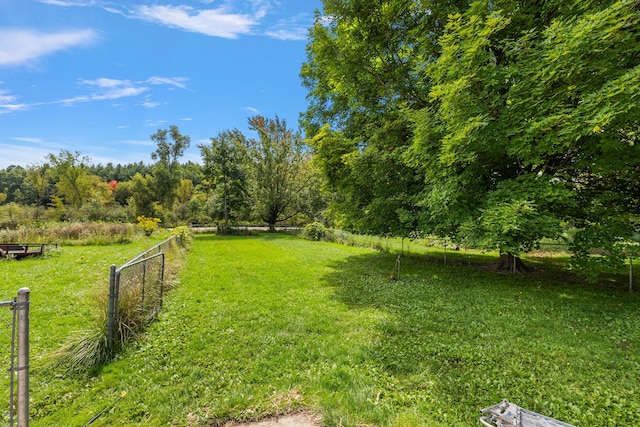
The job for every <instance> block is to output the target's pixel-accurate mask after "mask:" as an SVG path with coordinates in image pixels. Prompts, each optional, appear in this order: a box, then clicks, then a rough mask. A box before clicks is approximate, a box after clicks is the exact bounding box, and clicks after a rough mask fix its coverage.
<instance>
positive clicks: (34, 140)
mask: <svg viewBox="0 0 640 427" xmlns="http://www.w3.org/2000/svg"><path fill="white" fill-rule="evenodd" d="M11 139H13V140H14V141H21V142H30V143H33V144H42V143H43V142H44V141H42V139H41V138H27V137H22V136H13V137H11Z"/></svg>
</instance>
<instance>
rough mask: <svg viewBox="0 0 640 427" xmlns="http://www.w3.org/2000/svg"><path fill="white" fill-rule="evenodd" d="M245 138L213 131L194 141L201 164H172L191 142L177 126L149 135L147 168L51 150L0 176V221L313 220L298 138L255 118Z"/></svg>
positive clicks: (312, 187)
mask: <svg viewBox="0 0 640 427" xmlns="http://www.w3.org/2000/svg"><path fill="white" fill-rule="evenodd" d="M249 127H250V130H252V131H254V132H255V133H256V134H257V135H258V137H257V138H255V139H253V138H247V137H246V136H245V135H243V134H242V133H241V132H240V131H238V130H229V131H224V132H221V133H220V134H219V135H217V136H216V137H213V138H211V140H210V144H202V145H199V146H198V148H199V149H200V151H201V155H202V159H203V162H202V164H201V165H200V164H196V163H186V164H182V163H180V159H181V157H182V155H183V153H184V151H185V149H187V148H188V147H189V145H190V143H191V141H190V138H189V136H187V135H183V134H182V133H181V132H180V130H179V129H178V127H176V126H171V127H170V128H169V129H164V130H162V129H159V130H158V131H157V132H156V133H155V134H153V135H151V139H152V140H153V141H154V142H155V144H156V150H155V151H154V152H153V153H152V154H151V158H152V160H154V161H155V163H153V164H150V165H145V164H143V163H134V164H130V165H124V166H122V165H117V166H113V165H112V164H108V165H106V166H103V165H90V159H89V158H87V157H86V156H83V155H81V154H80V153H78V152H75V153H73V152H70V151H61V152H60V153H59V154H50V155H48V156H47V159H46V160H47V161H46V162H44V163H42V164H38V165H31V166H28V167H26V168H23V167H19V166H10V167H8V168H6V169H5V170H0V189H2V192H0V205H1V206H0V221H1V222H2V224H0V225H2V226H5V227H12V226H16V225H18V224H20V223H23V222H25V220H26V219H27V218H28V219H29V220H31V221H42V220H47V219H55V220H91V221H95V220H105V221H135V219H136V218H137V217H140V216H144V217H147V218H160V219H161V220H162V221H163V223H164V224H165V225H176V224H184V223H210V222H212V221H221V228H222V229H223V230H224V229H226V227H227V226H228V224H229V222H230V221H234V222H237V221H254V222H260V223H266V224H269V226H270V227H271V228H272V229H273V228H274V227H275V225H276V223H278V222H281V221H288V220H289V221H291V220H294V221H295V220H298V221H303V220H312V219H313V218H314V215H316V214H317V213H318V212H319V211H320V210H321V209H322V206H323V201H322V197H321V195H320V190H319V189H320V187H321V186H320V185H319V184H318V179H319V178H318V174H317V173H316V172H315V169H314V168H313V167H312V165H311V161H310V160H311V159H310V154H309V151H308V149H307V148H306V146H305V145H304V144H303V142H302V138H301V136H300V134H299V133H296V132H293V131H292V130H290V129H289V128H288V127H287V124H286V122H285V121H284V120H280V119H279V118H277V117H276V118H275V119H267V118H264V117H262V116H255V117H251V118H250V119H249Z"/></svg>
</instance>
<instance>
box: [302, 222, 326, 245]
mask: <svg viewBox="0 0 640 427" xmlns="http://www.w3.org/2000/svg"><path fill="white" fill-rule="evenodd" d="M329 235H330V230H329V229H327V227H325V226H324V225H322V224H320V223H319V222H312V223H311V224H307V225H305V226H304V228H303V229H302V237H303V238H305V239H307V240H316V241H318V240H328V239H327V238H328V237H329Z"/></svg>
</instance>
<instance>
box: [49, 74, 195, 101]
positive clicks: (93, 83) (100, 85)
mask: <svg viewBox="0 0 640 427" xmlns="http://www.w3.org/2000/svg"><path fill="white" fill-rule="evenodd" d="M187 80H188V79H187V78H185V77H157V76H154V77H150V78H148V79H147V80H143V81H132V80H119V79H111V78H106V77H101V78H98V79H93V80H88V79H85V80H80V84H81V85H82V86H84V87H88V88H90V89H92V92H91V93H89V94H84V95H78V96H75V97H72V98H66V99H63V100H60V101H56V102H54V103H57V104H65V105H72V104H75V103H79V102H90V101H105V100H115V99H120V98H129V97H134V96H138V95H142V94H144V93H147V92H149V91H151V87H150V86H158V85H170V86H177V87H179V88H182V89H186V88H187V86H186V81H187ZM140 105H142V106H144V107H147V108H153V107H156V106H158V105H160V104H159V103H157V102H150V101H148V100H146V101H143V102H142V103H141V104H140Z"/></svg>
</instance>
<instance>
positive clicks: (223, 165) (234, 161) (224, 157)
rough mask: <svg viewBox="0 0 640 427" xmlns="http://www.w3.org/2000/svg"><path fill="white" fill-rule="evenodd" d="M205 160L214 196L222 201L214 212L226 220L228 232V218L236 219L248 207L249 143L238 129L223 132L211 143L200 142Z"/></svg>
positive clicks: (223, 228)
mask: <svg viewBox="0 0 640 427" xmlns="http://www.w3.org/2000/svg"><path fill="white" fill-rule="evenodd" d="M198 147H199V148H200V153H201V156H202V159H203V161H204V166H203V170H204V175H205V177H206V178H207V180H208V182H209V184H210V185H211V187H212V190H213V194H212V197H213V198H215V200H219V201H221V202H222V203H221V204H220V203H216V205H221V206H219V207H218V208H216V209H215V211H214V217H215V219H221V220H223V225H222V227H220V231H221V232H222V233H225V232H226V231H227V228H228V225H229V219H230V218H231V219H237V218H238V217H239V216H240V215H241V213H242V212H243V211H244V210H246V209H247V208H248V206H249V191H248V190H249V187H248V186H249V179H248V178H249V173H248V164H247V161H248V157H247V156H248V152H247V149H248V144H247V140H246V137H245V136H244V135H243V134H242V132H240V131H239V130H237V129H234V130H231V131H223V132H220V133H219V134H218V135H217V136H216V137H213V138H211V143H210V144H208V145H205V144H201V145H198Z"/></svg>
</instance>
